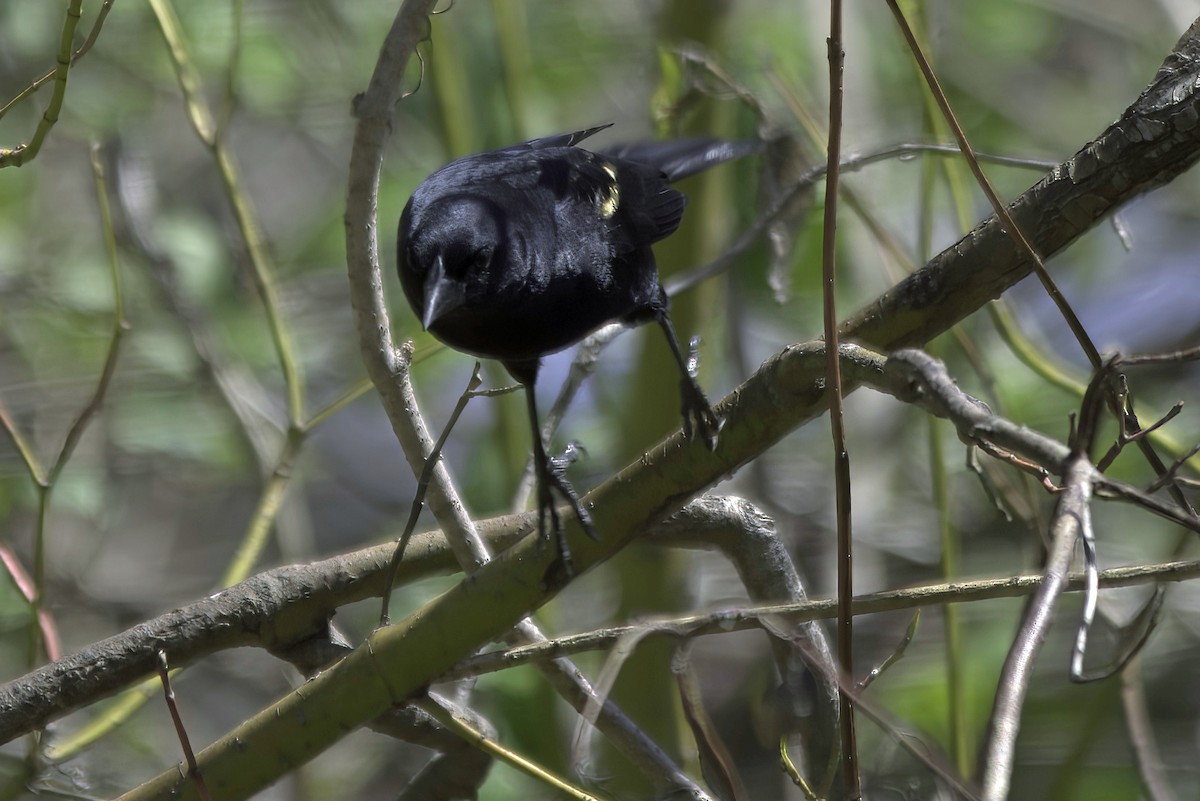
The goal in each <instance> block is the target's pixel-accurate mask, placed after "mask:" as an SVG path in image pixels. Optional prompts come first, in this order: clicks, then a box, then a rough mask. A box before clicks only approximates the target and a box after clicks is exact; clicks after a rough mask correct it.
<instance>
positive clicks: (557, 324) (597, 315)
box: [398, 125, 757, 572]
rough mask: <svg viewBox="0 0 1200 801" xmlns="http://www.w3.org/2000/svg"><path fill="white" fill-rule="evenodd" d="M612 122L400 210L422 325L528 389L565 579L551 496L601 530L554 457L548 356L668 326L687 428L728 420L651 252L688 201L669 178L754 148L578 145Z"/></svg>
mask: <svg viewBox="0 0 1200 801" xmlns="http://www.w3.org/2000/svg"><path fill="white" fill-rule="evenodd" d="M607 127H608V126H607V125H604V126H600V127H598V128H590V129H588V130H585V131H577V132H575V133H570V134H561V135H559V136H551V137H546V138H543V139H534V140H532V141H529V142H525V143H523V144H519V145H513V146H511V147H507V148H504V149H502V150H496V151H493V152H490V153H478V154H476V155H473V156H467V157H465V158H461V159H458V160H457V161H454V162H451V163H450V164H448V165H446V166H445V167H442V168H441V169H440V170H438V171H437V172H435V173H434V174H433V175H431V176H430V177H429V178H428V179H426V180H425V182H424V183H422V184H421V185H420V186H419V187H417V191H416V192H414V193H413V196H412V198H411V199H410V200H409V201H408V205H406V206H405V207H404V213H403V214H402V215H401V216H400V232H399V261H398V268H399V273H400V283H401V285H402V286H403V287H404V294H405V295H406V296H407V297H408V302H409V303H410V304H411V305H412V308H413V311H415V312H416V314H417V316H418V317H419V318H420V319H421V324H422V325H423V326H424V327H425V329H426V330H428V331H430V332H431V333H432V334H433V335H434V336H435V337H437V338H438V339H440V340H441V341H442V342H445V343H446V344H447V345H449V346H450V347H452V348H454V349H455V350H460V351H463V352H465V353H469V354H472V355H475V356H482V357H486V358H490V359H498V360H499V361H500V362H502V363H503V364H504V366H505V367H506V368H507V369H508V371H509V372H510V373H512V375H513V377H514V378H516V379H517V381H519V382H520V383H521V384H523V385H524V386H525V389H526V399H527V403H528V409H529V422H530V425H532V426H533V453H534V468H535V472H536V478H537V489H538V530H539V532H540V533H541V535H542V537H543V538H545V537H547V536H548V535H549V531H550V529H548V528H547V525H546V518H547V517H549V518H550V521H551V528H552V529H553V531H555V532H556V534H557V536H558V538H559V540H558V544H559V555H560V557H561V559H562V566H563V567H564V568H565V569H566V570H567V571H568V572H569V571H570V553H569V551H568V550H567V546H566V542H565V539H564V538H563V537H562V529H561V525H560V521H559V518H558V512H557V510H556V509H555V508H554V502H553V498H552V495H551V491H552V490H555V491H557V492H559V493H560V494H561V495H562V496H563V498H564V499H566V500H567V501H568V502H569V503H570V504H571V505H572V507H573V508H574V510H575V513H576V514H577V515H578V517H579V521H580V522H581V523H582V524H583V528H584V530H585V531H586V532H587V533H588V534H589V535H590V536H591V537H592V538H593V539H596V538H597V535H596V531H595V527H594V526H593V524H592V520H591V517H590V515H589V514H588V511H587V509H586V508H584V506H583V505H582V504H581V503H580V501H579V498H578V496H577V495H576V494H575V492H574V490H573V489H572V487H571V485H570V484H569V483H568V482H567V480H566V477H565V476H564V471H565V467H566V464H565V462H562V461H559V460H551V459H549V458H547V456H546V450H545V446H544V445H543V443H542V438H541V434H540V430H541V429H540V428H539V426H538V415H537V406H536V402H535V399H534V392H533V387H534V382H535V381H536V380H537V374H538V367H539V366H540V364H541V358H542V357H543V356H545V355H546V354H549V353H554V352H555V351H558V350H562V349H563V348H566V347H568V346H570V345H573V344H575V343H576V342H578V341H579V340H581V339H583V338H584V337H585V336H587V335H588V334H589V333H591V332H592V331H593V330H595V329H596V328H599V327H600V326H602V325H604V324H606V323H610V322H622V323H627V324H638V323H644V322H649V321H651V320H653V321H655V322H657V323H658V324H659V325H660V326H661V327H662V330H663V331H664V333H665V334H666V336H667V342H668V344H669V345H670V346H671V351H672V352H673V353H674V354H675V359H676V361H677V362H678V363H679V370H680V374H681V379H680V391H681V394H682V408H683V428H684V431H685V433H686V434H687V435H688V436H694V435H697V434H698V435H700V436H701V437H703V439H704V440H705V442H707V443H708V445H709V447H715V446H716V437H717V432H718V429H719V427H720V426H719V422H718V420H717V417H716V415H715V414H714V413H713V410H712V407H711V406H709V403H708V401H707V400H706V399H705V397H704V393H703V392H702V391H701V390H700V387H699V385H698V384H697V383H696V380H695V378H693V377H692V375H691V374H690V372H689V370H688V367H687V363H686V362H685V359H684V355H683V352H682V350H681V349H680V347H679V340H678V339H677V338H676V336H675V329H674V328H673V327H672V325H671V320H670V318H669V317H668V316H667V295H666V293H665V292H664V291H663V288H662V284H661V283H660V282H659V278H658V269H657V267H656V265H655V262H654V253H653V252H652V251H651V249H650V245H651V244H653V243H654V242H657V241H658V240H660V239H662V238H664V237H666V236H669V235H670V234H671V233H673V232H674V231H675V229H676V228H678V227H679V221H680V219H681V218H682V217H683V208H684V205H685V203H686V199H685V198H684V196H683V194H681V193H680V192H678V191H677V190H675V189H672V188H671V187H670V186H668V184H669V183H670V182H672V181H676V180H678V179H680V178H684V177H687V176H689V175H692V174H694V173H697V172H700V171H701V170H703V169H705V168H707V167H710V166H713V165H715V164H719V163H721V162H724V161H728V160H730V159H734V158H738V157H740V156H742V155H745V154H746V153H748V152H750V151H752V150H755V149H756V148H757V143H754V142H738V143H730V142H722V141H719V140H715V139H685V140H677V141H667V142H651V143H635V144H630V145H624V146H619V147H616V148H613V149H610V150H609V151H607V152H606V153H593V152H590V151H587V150H584V149H582V148H579V147H575V145H576V144H578V143H579V142H580V141H582V140H583V139H585V138H587V137H588V136H591V135H592V134H593V133H595V132H597V131H599V130H602V129H603V128H607Z"/></svg>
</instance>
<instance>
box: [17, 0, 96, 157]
mask: <svg viewBox="0 0 1200 801" xmlns="http://www.w3.org/2000/svg"><path fill="white" fill-rule="evenodd" d="M82 14H83V0H71V4H70V5H68V6H67V15H66V19H64V20H63V27H62V35H61V36H59V39H58V65H57V66H56V67H55V68H54V92H53V93H52V94H51V95H50V102H49V103H48V104H47V105H46V110H45V111H44V112H43V113H42V119H41V120H40V121H39V122H38V126H37V129H36V130H35V131H34V132H33V138H32V139H30V140H29V144H27V145H17V146H16V147H14V148H0V167H20V166H21V165H22V164H25V163H26V162H29V161H32V160H33V159H34V158H36V157H37V154H38V151H40V150H41V149H42V142H44V141H45V140H46V135H47V134H49V133H50V129H51V128H53V127H54V124H55V123H56V122H58V115H59V114H60V113H62V104H63V98H64V97H66V94H67V74H68V73H69V72H70V70H71V62H72V59H71V43H72V42H73V41H74V39H75V28H76V26H77V25H78V24H79V18H80V16H82Z"/></svg>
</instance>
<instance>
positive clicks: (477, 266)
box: [467, 247, 492, 270]
mask: <svg viewBox="0 0 1200 801" xmlns="http://www.w3.org/2000/svg"><path fill="white" fill-rule="evenodd" d="M491 260H492V249H491V248H490V247H483V248H480V249H479V250H477V251H475V252H474V253H472V254H471V258H470V259H469V260H468V261H467V269H468V270H482V269H484V268H485V267H487V266H488V264H489V263H490V262H491Z"/></svg>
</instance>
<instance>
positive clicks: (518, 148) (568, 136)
mask: <svg viewBox="0 0 1200 801" xmlns="http://www.w3.org/2000/svg"><path fill="white" fill-rule="evenodd" d="M611 127H612V123H611V122H608V123H605V124H604V125H597V126H596V127H595V128H584V129H583V130H582V131H574V132H572V133H562V134H555V135H554V136H543V137H541V138H540V139H530V140H529V141H528V142H521V143H519V144H515V145H509V146H508V147H506V148H502V149H500V150H498V151H496V152H498V153H521V152H524V151H527V150H545V149H547V148H551V147H571V146H573V145H577V144H579V143H580V142H582V141H583V140H584V139H587V138H588V137H589V136H591V135H592V134H594V133H598V132H599V131H603V130H604V129H605V128H611Z"/></svg>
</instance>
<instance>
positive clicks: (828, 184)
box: [821, 0, 862, 801]
mask: <svg viewBox="0 0 1200 801" xmlns="http://www.w3.org/2000/svg"><path fill="white" fill-rule="evenodd" d="M829 8H830V22H829V40H828V59H829V143H828V146H827V158H826V168H825V228H824V237H823V241H822V247H821V274H822V282H821V283H822V306H823V311H824V315H823V316H824V324H825V343H826V347H825V357H826V358H825V368H826V369H825V376H826V387H827V390H828V398H829V424H830V430H831V436H832V439H833V460H834V481H835V483H836V485H837V527H838V530H837V574H838V581H837V584H838V622H837V630H838V637H837V652H838V667H839V669H840V671H841V673H842V675H844V676H846V677H848V678H850V679H851V680H852V677H853V676H854V614H853V611H852V609H851V602H852V601H853V599H854V550H853V546H852V544H851V525H850V522H851V512H850V454H849V451H848V450H847V449H846V421H845V415H844V407H843V396H842V369H841V359H840V358H839V353H838V317H837V198H838V184H839V183H840V173H839V170H838V164H839V162H840V161H841V151H842V101H843V93H844V80H845V60H846V54H845V52H843V50H842V4H841V0H831V1H830V6H829ZM840 702H841V715H840V717H841V727H842V728H841V751H842V773H843V780H844V781H845V783H846V796H847V798H849V799H851V801H854V800H855V799H858V798H860V797H861V796H862V788H861V787H860V783H859V776H858V753H857V752H858V746H857V744H856V739H857V738H856V737H855V733H854V706H853V704H852V702H851V700H850V696H849V695H848V694H847V693H844V692H843V693H841V694H840Z"/></svg>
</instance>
